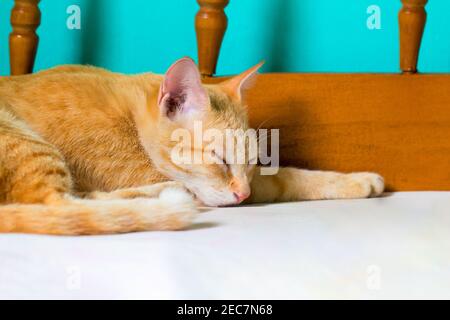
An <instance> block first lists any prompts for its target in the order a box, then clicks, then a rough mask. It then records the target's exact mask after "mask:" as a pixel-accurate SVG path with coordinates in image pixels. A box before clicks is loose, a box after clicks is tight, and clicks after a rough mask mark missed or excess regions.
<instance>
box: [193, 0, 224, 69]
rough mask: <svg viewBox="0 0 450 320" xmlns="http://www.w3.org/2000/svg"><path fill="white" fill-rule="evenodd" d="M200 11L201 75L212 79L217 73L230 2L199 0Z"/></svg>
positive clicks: (198, 28) (196, 25)
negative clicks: (225, 10)
mask: <svg viewBox="0 0 450 320" xmlns="http://www.w3.org/2000/svg"><path fill="white" fill-rule="evenodd" d="M197 2H198V4H199V5H200V10H199V11H198V13H197V15H196V16H195V31H196V33H197V48H198V61H199V69H200V73H201V74H202V75H203V76H206V77H210V76H212V75H213V74H214V73H215V72H216V66H217V60H218V59H219V53H220V47H221V45H222V40H223V37H224V35H225V31H226V29H227V24H228V19H227V16H226V15H225V12H224V9H225V7H226V6H227V5H228V2H229V0H197Z"/></svg>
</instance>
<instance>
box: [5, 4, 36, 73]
mask: <svg viewBox="0 0 450 320" xmlns="http://www.w3.org/2000/svg"><path fill="white" fill-rule="evenodd" d="M39 1H40V0H15V2H14V7H13V9H12V11H11V25H12V33H11V34H10V36H9V58H10V65H11V74H12V75H21V74H26V73H31V72H32V71H33V66H34V59H35V57H36V51H37V46H38V42H39V38H38V36H37V35H36V29H37V27H38V26H39V24H40V22H41V12H40V10H39V7H38V4H39Z"/></svg>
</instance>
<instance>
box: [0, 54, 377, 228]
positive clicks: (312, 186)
mask: <svg viewBox="0 0 450 320" xmlns="http://www.w3.org/2000/svg"><path fill="white" fill-rule="evenodd" d="M258 68H259V66H256V67H254V68H252V69H250V70H248V71H247V72H244V73H243V74H241V75H239V76H237V77H235V78H233V79H231V80H230V81H228V82H225V83H222V84H217V85H208V86H204V85H202V84H201V83H200V80H199V79H200V75H199V73H198V70H197V68H196V66H195V65H194V64H193V62H192V61H191V60H189V59H186V58H185V59H181V60H179V61H177V62H176V63H175V64H174V65H173V66H172V67H171V68H170V69H169V71H168V72H167V73H166V75H165V76H161V75H155V74H141V75H134V76H128V75H121V74H116V73H112V72H109V71H106V70H103V69H99V68H94V67H87V66H61V67H56V68H53V69H50V70H47V71H42V72H38V73H36V74H33V75H26V76H18V77H1V78H0V232H25V233H37V234H56V235H78V234H105V233H123V232H133V231H146V230H178V229H183V228H186V227H187V226H189V224H190V223H191V219H192V217H193V216H194V215H195V213H196V212H197V209H196V206H195V202H194V200H193V198H192V197H191V196H190V193H193V194H194V195H195V196H196V197H197V198H198V199H199V200H200V201H201V202H203V203H205V204H206V205H210V206H216V205H227V204H236V203H240V202H241V201H242V200H243V199H245V198H247V197H248V199H247V201H253V202H268V201H290V200H302V199H324V198H358V197H367V196H371V195H378V194H380V193H381V192H382V191H383V182H382V179H381V177H379V176H378V175H375V174H371V173H363V174H353V175H344V174H338V173H330V172H310V171H306V170H299V169H293V168H285V169H281V170H280V173H279V174H278V175H276V176H272V177H263V176H259V175H258V174H257V173H255V168H254V166H247V165H232V166H229V169H224V168H223V167H219V166H218V165H206V164H205V165H202V164H198V165H176V164H174V163H172V162H171V159H170V156H169V152H170V150H171V148H172V147H173V146H174V142H173V141H171V139H170V135H171V133H172V132H173V130H175V129H177V128H180V127H183V128H188V129H190V128H189V125H190V123H191V122H192V120H193V118H189V117H191V116H193V115H194V116H195V119H200V120H201V121H202V122H203V124H204V126H205V127H206V128H210V127H214V128H217V129H219V130H225V129H227V128H232V129H246V128H247V116H246V109H245V105H244V104H243V103H242V100H241V91H242V89H243V88H244V87H245V86H244V84H245V82H246V81H247V80H248V79H249V78H251V76H252V75H253V74H254V73H255V72H256V70H257V69H258ZM176 90H181V91H183V92H181V93H180V96H176V94H177V91H176ZM176 97H178V98H180V97H181V98H182V99H181V98H180V99H178V98H177V99H175V98H176ZM183 99H184V100H183ZM185 100H186V101H187V102H189V103H188V104H186V105H184V106H182V105H181V104H182V103H184V101H185ZM174 102H175V103H180V105H176V106H175V108H173V107H174V105H173V103H174ZM187 102H186V103H187ZM188 107H189V108H194V109H193V110H189V112H185V113H183V112H184V111H183V110H184V109H183V108H188ZM188 116H189V117H188ZM191 151H193V152H205V150H194V149H193V150H191ZM250 184H252V185H251V188H250ZM185 188H187V189H185ZM250 189H251V191H252V194H251V196H250ZM187 190H189V192H188V191H187Z"/></svg>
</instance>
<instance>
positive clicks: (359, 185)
mask: <svg viewBox="0 0 450 320" xmlns="http://www.w3.org/2000/svg"><path fill="white" fill-rule="evenodd" d="M347 178H348V193H349V196H350V197H352V198H369V197H378V196H379V195H381V194H382V193H383V191H384V179H383V177H382V176H380V175H379V174H376V173H372V172H358V173H350V174H348V175H347Z"/></svg>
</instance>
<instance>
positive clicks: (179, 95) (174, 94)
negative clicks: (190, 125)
mask: <svg viewBox="0 0 450 320" xmlns="http://www.w3.org/2000/svg"><path fill="white" fill-rule="evenodd" d="M158 105H159V108H160V110H161V114H162V115H163V116H166V117H167V118H169V119H170V120H173V121H189V120H192V119H195V118H198V117H200V116H201V114H202V113H203V112H204V111H205V110H206V108H207V107H208V106H209V98H208V93H207V92H206V90H205V88H203V86H202V83H201V77H200V72H199V71H198V68H197V66H196V64H195V62H194V61H193V60H192V59H191V58H187V57H186V58H182V59H180V60H177V61H176V62H175V63H174V64H173V65H172V66H171V67H170V68H169V70H167V72H166V74H165V76H164V80H163V82H162V84H161V88H160V90H159V96H158Z"/></svg>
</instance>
